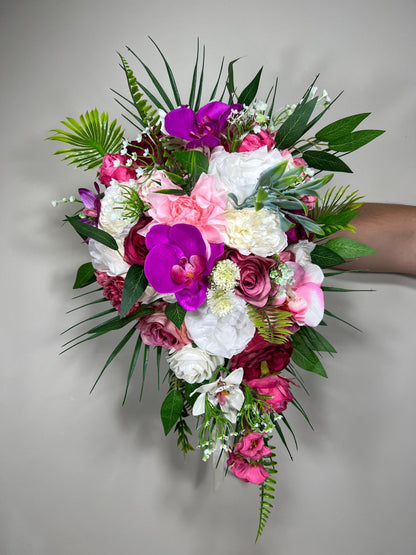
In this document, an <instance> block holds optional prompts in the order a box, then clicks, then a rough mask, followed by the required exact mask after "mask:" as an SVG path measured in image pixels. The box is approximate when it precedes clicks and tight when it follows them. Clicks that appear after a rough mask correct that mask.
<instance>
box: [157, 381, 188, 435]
mask: <svg viewBox="0 0 416 555" xmlns="http://www.w3.org/2000/svg"><path fill="white" fill-rule="evenodd" d="M182 409H183V397H182V394H181V393H180V392H179V391H176V390H173V391H170V392H169V393H168V394H167V396H166V398H165V400H164V401H163V403H162V406H161V408H160V417H161V419H162V424H163V430H164V432H165V435H168V433H169V432H170V430H171V429H172V428H173V426H174V425H175V424H176V422H177V421H178V420H179V417H180V415H181V412H182Z"/></svg>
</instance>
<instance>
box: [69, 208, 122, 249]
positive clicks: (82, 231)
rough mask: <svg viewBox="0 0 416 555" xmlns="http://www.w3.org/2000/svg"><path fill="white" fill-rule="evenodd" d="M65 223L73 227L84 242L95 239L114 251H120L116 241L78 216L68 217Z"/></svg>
mask: <svg viewBox="0 0 416 555" xmlns="http://www.w3.org/2000/svg"><path fill="white" fill-rule="evenodd" d="M65 221H66V222H69V223H70V224H71V225H72V227H73V228H74V229H75V231H76V232H77V233H78V235H79V236H80V237H81V238H82V239H83V240H84V241H85V240H86V239H88V238H90V239H94V241H97V242H98V243H102V244H103V245H105V246H106V247H109V248H110V249H113V250H115V251H117V250H118V245H117V243H116V240H115V239H114V237H113V236H112V235H110V234H109V233H107V232H106V231H103V230H102V229H98V227H94V226H93V225H89V224H86V223H84V222H81V221H80V220H79V218H78V217H77V216H66V219H65Z"/></svg>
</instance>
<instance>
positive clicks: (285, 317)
mask: <svg viewBox="0 0 416 555" xmlns="http://www.w3.org/2000/svg"><path fill="white" fill-rule="evenodd" d="M247 307H248V308H247V311H248V315H249V317H250V319H251V321H252V322H253V324H254V325H255V326H256V328H257V332H258V334H259V335H261V336H262V337H263V338H264V339H265V340H266V341H268V342H269V343H275V344H277V345H279V344H281V343H285V342H286V341H287V340H288V338H289V336H290V335H291V333H292V332H291V327H292V326H293V320H292V313H291V312H287V311H285V310H276V306H275V305H271V304H266V305H265V306H261V307H260V306H253V305H250V304H249V305H247Z"/></svg>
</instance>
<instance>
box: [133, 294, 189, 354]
mask: <svg viewBox="0 0 416 555" xmlns="http://www.w3.org/2000/svg"><path fill="white" fill-rule="evenodd" d="M166 304H167V303H165V302H157V303H155V304H154V305H153V307H154V308H155V309H156V310H155V312H153V313H152V314H148V315H146V316H142V317H141V318H140V319H139V321H138V324H137V328H138V329H139V330H140V334H141V336H142V339H143V343H145V344H146V345H152V346H155V347H157V346H160V347H164V348H165V349H175V350H176V351H180V350H181V349H182V347H184V346H185V345H188V343H192V340H191V338H190V337H189V335H188V332H187V330H186V326H185V323H183V324H182V327H181V329H180V330H178V328H177V327H176V326H175V324H173V322H171V321H170V320H169V318H168V317H167V316H166V314H165V307H166Z"/></svg>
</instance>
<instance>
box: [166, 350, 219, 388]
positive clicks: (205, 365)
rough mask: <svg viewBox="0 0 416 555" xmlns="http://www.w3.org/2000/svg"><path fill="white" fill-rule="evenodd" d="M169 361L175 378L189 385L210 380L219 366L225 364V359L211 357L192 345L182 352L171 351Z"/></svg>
mask: <svg viewBox="0 0 416 555" xmlns="http://www.w3.org/2000/svg"><path fill="white" fill-rule="evenodd" d="M167 360H168V364H169V366H170V369H171V370H172V371H173V373H174V374H175V376H176V377H177V378H179V379H180V380H185V381H186V382H188V383H200V382H203V381H205V380H208V379H209V378H210V377H211V376H212V375H213V373H214V372H215V370H216V369H217V368H218V366H221V365H222V364H224V359H223V357H219V356H215V355H211V354H210V353H207V351H204V350H203V349H200V348H199V347H192V345H185V346H184V347H182V349H181V350H180V351H176V350H175V349H171V350H170V351H169V355H168V357H167Z"/></svg>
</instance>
